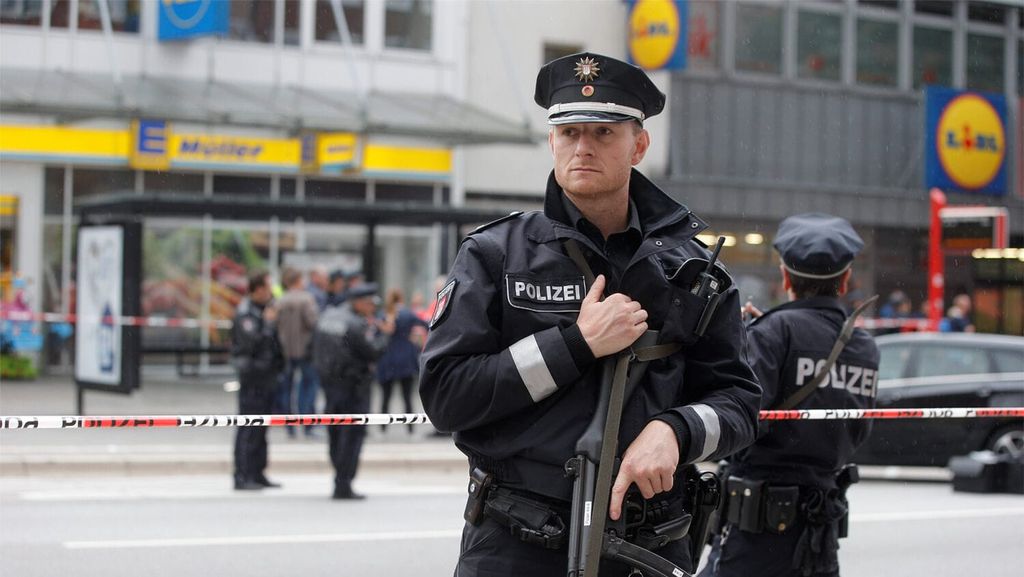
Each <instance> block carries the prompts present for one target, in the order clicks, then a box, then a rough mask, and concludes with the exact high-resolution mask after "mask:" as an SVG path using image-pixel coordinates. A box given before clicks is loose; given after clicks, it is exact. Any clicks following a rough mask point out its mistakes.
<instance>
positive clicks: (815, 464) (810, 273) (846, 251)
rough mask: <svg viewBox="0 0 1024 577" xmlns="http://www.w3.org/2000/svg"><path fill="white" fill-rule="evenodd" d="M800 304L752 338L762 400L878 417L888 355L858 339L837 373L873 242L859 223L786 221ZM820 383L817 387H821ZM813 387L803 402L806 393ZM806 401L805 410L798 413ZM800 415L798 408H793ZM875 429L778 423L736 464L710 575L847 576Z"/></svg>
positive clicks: (816, 217) (861, 335) (863, 336)
mask: <svg viewBox="0 0 1024 577" xmlns="http://www.w3.org/2000/svg"><path fill="white" fill-rule="evenodd" d="M774 246H775V249H776V250H777V251H778V252H779V255H780V256H781V258H782V265H781V267H780V270H781V272H782V285H783V288H784V289H785V290H786V291H787V293H788V294H789V299H790V302H788V303H786V304H783V305H781V306H778V307H775V308H774V309H772V310H769V311H768V312H766V313H764V314H760V311H757V310H756V309H754V308H753V307H752V306H750V305H749V304H748V307H747V308H748V310H750V312H751V313H752V314H753V315H754V316H755V317H756V318H755V319H754V320H753V321H752V322H751V323H750V325H749V326H748V328H747V356H748V359H749V361H750V366H752V367H753V368H754V371H755V372H756V373H757V377H758V379H759V380H760V382H761V386H762V388H763V389H764V394H763V396H762V398H761V408H762V409H778V408H787V409H788V408H799V409H865V408H871V407H873V406H874V401H875V393H876V388H877V384H878V349H877V348H876V347H875V342H874V339H872V338H871V336H870V335H869V334H868V333H867V332H865V331H863V330H861V329H855V330H854V331H853V333H852V336H851V338H850V340H849V342H848V343H847V344H846V345H845V347H843V348H842V349H841V352H840V353H839V356H838V358H837V360H836V361H835V362H834V364H833V365H832V366H831V367H828V366H827V359H828V358H829V357H830V355H831V353H832V350H833V347H834V346H835V343H836V341H837V339H838V337H839V334H840V330H841V329H842V327H843V325H844V323H845V322H846V321H847V314H846V312H845V311H844V309H843V307H842V305H841V304H840V302H839V297H840V296H842V295H843V294H844V293H845V292H846V289H847V284H848V282H849V279H850V273H851V270H850V267H851V264H852V263H853V259H854V257H855V256H856V255H857V253H859V252H860V250H861V248H863V246H864V243H863V241H862V240H861V238H860V237H859V236H858V235H857V233H856V232H854V230H853V227H851V226H850V223H849V222H847V221H846V220H844V219H842V218H837V217H834V216H828V215H824V214H802V215H798V216H792V217H789V218H787V219H786V220H784V221H782V223H781V224H780V225H779V230H778V233H777V235H776V237H775V243H774ZM819 374H820V375H821V376H820V377H819V379H820V382H819V384H818V385H814V384H813V383H814V379H815V378H816V377H818V376H819ZM804 386H807V387H813V389H812V390H813V392H812V391H811V390H808V391H807V394H809V396H807V397H806V398H804V399H803V400H800V401H797V399H799V397H794V396H793V395H795V394H797V391H798V390H800V389H801V387H804ZM793 402H797V404H795V405H794V404H793ZM790 405H792V406H790ZM869 431H870V421H859V420H851V421H820V422H796V421H779V422H774V423H771V424H770V425H768V426H763V427H762V430H761V432H760V435H759V438H758V440H757V442H756V443H755V444H754V445H752V446H751V447H749V448H747V449H745V450H743V451H741V452H739V453H737V454H736V455H734V456H732V457H730V458H729V460H728V465H727V466H726V469H725V470H726V471H727V477H728V478H727V480H726V491H725V498H726V504H725V508H724V511H723V513H722V515H723V517H724V527H723V530H722V534H721V536H720V537H718V538H716V540H715V542H714V543H713V547H712V552H711V555H710V558H709V561H708V565H707V567H706V569H705V570H704V571H703V572H702V573H701V575H703V576H717V577H733V576H737V577H739V576H747V575H758V576H764V577H771V576H783V575H786V576H788V575H793V576H796V575H838V574H839V562H838V557H837V555H836V551H837V549H838V548H839V543H838V538H839V537H840V536H843V535H842V533H843V532H844V529H843V527H844V525H845V518H844V517H845V515H846V513H847V504H846V499H845V489H846V487H848V485H849V484H850V483H851V482H855V481H856V478H855V476H854V475H853V473H854V471H855V469H852V468H848V467H846V466H847V464H848V462H849V460H850V457H851V455H852V454H853V452H854V450H855V449H856V448H857V447H858V446H859V445H860V444H861V443H862V442H863V441H864V440H865V439H866V438H867V436H868V433H869Z"/></svg>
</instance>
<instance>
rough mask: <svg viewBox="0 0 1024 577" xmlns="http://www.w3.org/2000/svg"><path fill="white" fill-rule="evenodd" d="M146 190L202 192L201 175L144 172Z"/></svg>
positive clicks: (144, 187)
mask: <svg viewBox="0 0 1024 577" xmlns="http://www.w3.org/2000/svg"><path fill="white" fill-rule="evenodd" d="M142 183H143V189H144V190H145V191H146V192H184V193H188V194H203V175H202V174H196V173H181V172H146V173H145V174H144V175H143V181H142Z"/></svg>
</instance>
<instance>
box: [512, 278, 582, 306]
mask: <svg viewBox="0 0 1024 577" xmlns="http://www.w3.org/2000/svg"><path fill="white" fill-rule="evenodd" d="M505 294H506V298H508V304H510V305H512V306H513V307H515V308H517V309H524V310H528V311H535V312H543V313H575V312H579V310H580V304H581V303H582V302H583V297H584V296H586V294H587V285H586V283H585V282H584V280H583V277H582V276H577V277H562V278H555V279H546V278H545V279H541V278H535V277H527V276H523V275H513V274H508V275H505Z"/></svg>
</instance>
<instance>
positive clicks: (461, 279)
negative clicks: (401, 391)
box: [420, 53, 759, 577]
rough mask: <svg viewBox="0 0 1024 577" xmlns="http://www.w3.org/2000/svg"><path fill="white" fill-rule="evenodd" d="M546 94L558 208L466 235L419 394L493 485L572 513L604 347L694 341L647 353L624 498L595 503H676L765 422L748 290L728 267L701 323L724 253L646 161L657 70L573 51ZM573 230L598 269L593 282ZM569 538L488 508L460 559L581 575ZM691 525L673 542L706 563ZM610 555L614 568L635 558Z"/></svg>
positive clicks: (547, 82)
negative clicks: (702, 293)
mask: <svg viewBox="0 0 1024 577" xmlns="http://www.w3.org/2000/svg"><path fill="white" fill-rule="evenodd" d="M535 100H536V102H537V103H538V104H539V105H540V106H542V107H543V108H544V109H546V110H547V111H548V123H549V124H550V125H551V130H550V133H549V137H548V141H549V144H550V148H551V151H552V154H553V157H554V170H553V172H552V173H551V175H550V176H549V177H548V181H547V192H546V195H545V202H544V210H543V212H530V213H525V214H523V213H513V214H512V215H510V216H509V217H507V218H504V219H501V220H499V221H496V222H494V223H491V224H489V225H485V226H483V227H480V228H478V229H477V230H476V231H474V232H473V233H471V234H470V235H469V236H468V237H467V238H466V239H464V241H463V243H462V246H461V248H460V250H459V253H458V256H457V257H456V259H455V263H454V265H453V268H452V272H451V274H450V276H449V279H448V282H447V284H445V285H444V288H442V290H441V291H440V292H439V293H438V300H437V303H436V307H435V311H434V315H433V318H432V321H431V332H430V336H429V338H428V341H427V344H426V347H425V350H424V354H423V358H422V372H421V379H420V396H421V398H422V400H423V405H424V408H425V410H426V412H427V414H428V415H429V416H430V418H431V421H432V422H433V424H434V425H435V426H436V427H437V428H438V429H440V430H442V431H453V432H454V439H455V442H456V445H457V446H458V447H459V448H460V449H461V450H462V451H463V452H464V453H466V455H468V457H469V461H470V466H471V468H479V469H480V470H482V471H485V472H487V473H489V474H490V475H491V476H492V477H493V479H494V481H493V484H492V486H491V487H492V490H493V489H494V488H501V489H503V490H505V491H507V492H511V493H514V494H515V496H516V498H522V499H525V500H528V501H529V502H531V503H538V504H540V505H541V506H543V507H549V508H550V509H551V510H553V511H555V512H558V513H559V515H558V517H559V519H560V520H558V521H552V522H556V523H563V522H564V524H565V526H566V527H568V526H569V520H568V519H567V518H565V511H566V509H567V508H568V507H569V502H570V499H571V490H572V480H571V479H569V478H567V476H566V474H565V465H566V461H567V460H568V459H570V458H571V457H572V456H573V454H574V448H575V445H576V442H577V440H578V439H579V437H580V435H581V433H582V432H583V430H584V429H585V428H586V427H587V424H588V422H589V421H590V419H591V416H592V415H593V414H594V413H595V409H596V406H597V403H598V398H597V397H598V393H599V391H600V388H601V387H600V380H601V378H600V373H601V370H600V368H601V365H602V361H601V360H602V359H603V358H605V357H610V356H612V355H615V354H617V353H619V352H620V351H623V350H624V349H626V348H628V347H630V345H632V344H633V343H634V341H636V339H637V338H638V337H640V336H641V335H642V334H644V333H645V332H646V331H648V330H656V331H659V333H658V342H659V343H677V344H678V345H680V346H681V348H679V349H678V350H676V351H675V352H674V353H673V354H671V356H669V357H666V358H661V359H657V360H653V361H650V362H649V363H648V364H647V365H645V370H644V372H643V373H642V375H643V376H642V378H641V379H640V381H639V383H638V385H637V386H636V389H635V391H634V392H633V394H632V396H631V397H630V398H629V399H627V400H626V403H625V405H624V409H623V416H622V426H621V430H620V438H619V444H618V447H619V455H620V457H621V466H620V467H619V471H618V474H617V476H616V478H615V482H614V485H613V488H612V491H611V501H610V506H609V510H608V511H601V512H596V513H595V514H601V515H604V514H606V513H607V514H608V515H609V516H610V518H611V519H612V520H615V519H618V518H619V516H620V514H621V513H622V510H623V495H624V494H626V493H627V490H629V492H631V493H639V494H640V495H642V499H647V500H649V502H650V503H651V504H652V507H653V506H654V505H655V504H664V505H665V506H666V507H670V505H669V503H674V502H679V501H681V499H682V497H681V494H682V485H683V483H682V482H680V476H679V475H678V472H679V471H681V470H682V469H683V468H684V467H683V465H685V464H689V463H694V462H697V461H703V460H707V459H719V458H722V457H724V456H725V455H727V454H729V453H732V452H734V451H735V450H737V449H739V448H741V447H744V446H746V445H747V444H749V443H750V442H751V441H752V440H753V438H754V434H755V430H756V418H757V415H756V409H757V400H758V396H759V388H758V385H757V383H756V381H755V378H754V375H753V372H752V371H751V369H750V367H749V366H748V365H747V364H746V362H745V360H744V359H743V357H742V354H741V349H742V342H743V327H742V324H741V320H740V315H739V310H740V303H739V300H738V296H737V293H736V289H735V288H732V287H731V286H730V285H731V281H730V280H729V278H728V275H727V274H726V273H725V272H724V270H723V269H721V268H720V267H719V268H716V269H715V273H714V274H715V275H716V276H717V277H718V278H719V282H720V284H718V283H716V286H720V287H721V297H722V301H721V305H720V306H718V307H717V309H715V310H710V311H708V312H709V317H708V318H709V319H710V322H709V324H708V326H707V328H706V331H704V332H703V335H702V336H699V335H698V334H697V333H698V332H699V331H697V330H696V325H697V323H698V319H699V317H700V316H701V314H702V313H703V312H704V311H705V308H706V307H705V304H706V301H704V300H703V299H700V298H698V297H696V296H694V295H693V294H691V291H692V289H693V287H694V284H695V282H696V279H697V276H698V272H699V270H704V268H706V265H707V263H708V258H709V252H708V251H707V250H706V249H705V247H704V246H703V245H702V244H700V243H699V242H698V241H697V240H696V238H695V237H696V235H697V234H698V233H700V232H701V231H702V230H704V229H705V228H706V227H707V225H706V224H705V223H704V221H702V220H701V219H700V218H699V217H697V216H696V215H695V214H693V213H692V212H690V211H689V210H688V209H687V208H686V207H684V206H681V205H679V204H678V203H677V202H676V201H674V200H672V199H671V198H670V197H669V196H668V195H666V194H665V193H664V192H662V191H661V190H659V189H658V187H657V186H655V185H654V184H653V183H652V182H651V181H649V180H648V179H647V178H645V177H644V176H643V175H642V174H641V173H640V172H638V171H636V170H635V169H633V168H632V167H633V166H634V165H636V164H638V163H639V162H640V161H641V160H642V159H643V157H644V154H645V153H646V152H647V149H648V147H649V145H650V135H649V134H648V133H647V131H646V130H644V128H643V121H644V120H645V119H646V118H648V117H650V116H653V115H655V114H658V113H659V112H661V110H662V108H663V107H664V103H665V96H664V95H663V94H662V93H661V92H660V91H659V90H658V89H657V87H655V85H654V84H653V83H652V82H651V80H650V79H649V78H648V77H647V75H646V74H645V73H644V72H643V71H642V70H640V69H639V68H637V67H635V66H632V65H630V64H627V63H625V62H621V61H619V60H616V59H613V58H609V57H607V56H602V55H600V54H591V53H583V54H576V55H572V56H568V57H565V58H560V59H558V60H554V61H552V62H550V63H548V64H547V65H545V66H544V67H543V68H541V70H540V73H539V74H538V77H537V86H536V94H535ZM569 239H571V240H572V241H574V242H575V243H576V244H577V246H578V247H579V248H580V253H581V254H582V256H583V257H584V258H585V260H586V262H587V263H588V264H589V267H590V268H591V269H592V270H593V271H594V273H595V274H596V275H597V276H596V279H595V281H594V282H593V283H592V284H590V285H589V286H588V283H587V282H586V281H585V273H583V272H581V269H582V267H580V266H578V265H577V264H576V262H575V261H574V260H573V258H572V257H570V256H569V255H568V254H567V249H566V248H565V246H566V245H565V243H566V241H568V240H569ZM686 263H691V265H693V264H696V265H697V266H689V265H687V264H686ZM631 487H632V488H631ZM638 498H640V497H638ZM555 541H556V540H552V541H551V542H550V543H549V544H550V545H551V547H552V548H545V547H543V546H539V545H535V544H532V543H527V542H524V541H523V540H521V539H520V538H518V537H516V536H513V535H512V534H511V533H510V530H509V528H508V527H507V526H506V525H505V524H504V522H503V521H502V520H500V519H496V518H494V517H492V516H486V515H485V516H484V518H483V519H481V520H478V522H477V523H467V524H466V526H465V530H464V533H463V539H462V552H461V555H460V558H459V563H458V568H457V570H456V574H457V575H459V576H460V577H467V576H483V575H487V576H491V575H509V576H522V575H530V576H544V575H565V572H566V564H567V560H566V559H567V553H566V548H565V545H564V544H562V545H561V547H560V548H554V547H555V545H554V544H553V543H554V542H555ZM682 541H685V539H684V540H682ZM682 541H675V542H673V543H670V544H669V545H667V546H665V547H664V548H662V549H659V550H658V554H659V555H662V556H663V557H665V558H667V559H669V560H670V561H673V562H675V563H676V564H677V565H681V566H683V567H687V566H690V559H689V554H688V553H687V551H686V547H685V546H684V545H683V544H682ZM605 565H606V564H602V573H601V574H602V575H609V576H610V575H623V576H624V575H626V574H628V573H629V568H627V567H623V566H618V565H611V566H609V567H607V568H606V567H605Z"/></svg>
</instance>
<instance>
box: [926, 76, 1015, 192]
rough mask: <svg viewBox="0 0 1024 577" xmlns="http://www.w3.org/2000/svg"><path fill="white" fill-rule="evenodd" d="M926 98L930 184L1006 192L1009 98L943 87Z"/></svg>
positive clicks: (980, 190) (930, 89)
mask: <svg viewBox="0 0 1024 577" xmlns="http://www.w3.org/2000/svg"><path fill="white" fill-rule="evenodd" d="M926 98H927V104H926V108H927V121H928V125H927V136H928V142H927V150H926V153H927V154H926V158H925V163H926V167H925V168H926V170H925V173H926V175H925V178H926V182H925V185H926V187H927V188H930V187H933V186H934V187H939V188H943V189H954V190H961V191H964V192H986V193H990V194H1004V193H1005V192H1006V100H1005V98H1004V97H1003V96H1001V95H995V94H991V95H990V94H980V93H975V92H964V91H958V90H950V89H945V88H929V89H928V92H927V97H926Z"/></svg>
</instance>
